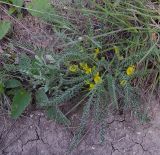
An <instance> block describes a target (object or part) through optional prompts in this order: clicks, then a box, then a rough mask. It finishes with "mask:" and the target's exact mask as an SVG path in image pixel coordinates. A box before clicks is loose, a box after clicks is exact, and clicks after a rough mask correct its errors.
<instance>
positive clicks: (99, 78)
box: [94, 72, 102, 84]
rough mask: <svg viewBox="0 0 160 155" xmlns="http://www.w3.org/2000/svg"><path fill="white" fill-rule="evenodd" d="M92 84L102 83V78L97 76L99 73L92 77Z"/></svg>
mask: <svg viewBox="0 0 160 155" xmlns="http://www.w3.org/2000/svg"><path fill="white" fill-rule="evenodd" d="M94 82H95V83H96V84H97V83H101V82H102V78H101V77H100V76H99V72H97V73H96V75H95V76H94Z"/></svg>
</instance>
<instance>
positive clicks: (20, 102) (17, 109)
mask: <svg viewBox="0 0 160 155" xmlns="http://www.w3.org/2000/svg"><path fill="white" fill-rule="evenodd" d="M30 102H31V93H30V92H27V91H26V90H24V89H20V90H18V91H17V92H16V94H15V96H14V97H13V103H12V106H11V116H12V118H14V119H17V118H18V117H19V116H20V115H21V114H22V113H23V111H24V110H25V109H26V107H27V106H28V105H29V103H30Z"/></svg>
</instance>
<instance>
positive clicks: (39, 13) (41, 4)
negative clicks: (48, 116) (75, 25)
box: [28, 0, 54, 19]
mask: <svg viewBox="0 0 160 155" xmlns="http://www.w3.org/2000/svg"><path fill="white" fill-rule="evenodd" d="M28 8H29V10H28V11H29V12H30V13H31V14H32V16H36V17H42V18H45V19H47V16H50V14H52V13H53V12H54V9H53V7H52V6H51V4H50V2H49V0H32V2H31V3H30V4H29V5H28Z"/></svg>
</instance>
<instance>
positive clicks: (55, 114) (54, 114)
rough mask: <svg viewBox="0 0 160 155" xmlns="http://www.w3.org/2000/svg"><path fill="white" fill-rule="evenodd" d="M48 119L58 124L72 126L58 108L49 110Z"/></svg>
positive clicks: (54, 107)
mask: <svg viewBox="0 0 160 155" xmlns="http://www.w3.org/2000/svg"><path fill="white" fill-rule="evenodd" d="M48 117H49V118H50V119H54V120H55V121H56V122H57V123H60V124H64V125H70V124H71V122H70V120H69V119H68V118H67V117H66V116H65V115H64V114H63V113H62V111H60V109H59V108H58V107H57V106H53V107H50V108H49V109H48Z"/></svg>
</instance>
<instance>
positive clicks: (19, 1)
mask: <svg viewBox="0 0 160 155" xmlns="http://www.w3.org/2000/svg"><path fill="white" fill-rule="evenodd" d="M12 3H13V4H14V5H16V6H19V7H22V6H23V0H12Z"/></svg>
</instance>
